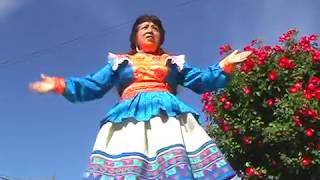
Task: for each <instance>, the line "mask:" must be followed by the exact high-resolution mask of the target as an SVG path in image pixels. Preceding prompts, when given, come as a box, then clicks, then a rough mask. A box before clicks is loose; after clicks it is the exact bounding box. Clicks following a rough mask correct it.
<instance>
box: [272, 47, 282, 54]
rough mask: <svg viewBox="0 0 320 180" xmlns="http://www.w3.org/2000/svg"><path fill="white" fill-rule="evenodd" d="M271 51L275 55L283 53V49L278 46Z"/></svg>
mask: <svg viewBox="0 0 320 180" xmlns="http://www.w3.org/2000/svg"><path fill="white" fill-rule="evenodd" d="M272 50H273V51H274V52H276V53H281V52H284V49H283V47H281V46H279V45H275V46H274V47H273V48H272Z"/></svg>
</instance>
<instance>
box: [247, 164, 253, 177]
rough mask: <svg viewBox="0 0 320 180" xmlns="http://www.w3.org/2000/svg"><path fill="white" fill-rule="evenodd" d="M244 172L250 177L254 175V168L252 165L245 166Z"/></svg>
mask: <svg viewBox="0 0 320 180" xmlns="http://www.w3.org/2000/svg"><path fill="white" fill-rule="evenodd" d="M246 174H247V175H248V176H250V177H252V176H254V175H255V169H254V168H253V167H251V166H250V167H247V168H246Z"/></svg>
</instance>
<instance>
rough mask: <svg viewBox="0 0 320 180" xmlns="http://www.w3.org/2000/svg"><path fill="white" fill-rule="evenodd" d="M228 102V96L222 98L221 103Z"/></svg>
mask: <svg viewBox="0 0 320 180" xmlns="http://www.w3.org/2000/svg"><path fill="white" fill-rule="evenodd" d="M226 101H227V96H226V95H223V96H221V98H220V102H222V103H224V102H226Z"/></svg>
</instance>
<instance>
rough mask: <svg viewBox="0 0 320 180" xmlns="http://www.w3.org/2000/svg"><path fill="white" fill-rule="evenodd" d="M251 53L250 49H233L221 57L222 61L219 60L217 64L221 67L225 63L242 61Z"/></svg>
mask: <svg viewBox="0 0 320 180" xmlns="http://www.w3.org/2000/svg"><path fill="white" fill-rule="evenodd" d="M251 53H252V52H251V51H244V52H240V53H239V51H238V50H235V51H233V52H232V53H231V54H229V55H228V56H226V57H225V58H223V59H222V61H220V63H219V65H220V66H221V67H225V66H227V65H231V64H236V63H240V62H243V61H245V60H246V59H247V57H248V56H249V55H250V54H251Z"/></svg>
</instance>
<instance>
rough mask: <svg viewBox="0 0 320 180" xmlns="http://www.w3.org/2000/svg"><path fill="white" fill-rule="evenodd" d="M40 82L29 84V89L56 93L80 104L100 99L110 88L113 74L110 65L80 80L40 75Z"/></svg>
mask: <svg viewBox="0 0 320 180" xmlns="http://www.w3.org/2000/svg"><path fill="white" fill-rule="evenodd" d="M41 78H42V79H41V81H37V82H34V83H31V85H30V88H31V89H32V90H34V91H36V92H39V93H48V92H56V93H59V94H62V95H63V96H64V97H66V98H67V99H68V100H69V101H71V102H82V101H89V100H93V99H97V98H100V97H102V96H103V95H104V94H105V93H106V92H107V91H108V90H109V89H111V88H112V86H113V84H114V81H115V73H114V71H113V70H112V63H110V62H109V63H108V64H107V65H106V66H105V67H103V68H102V69H100V70H99V71H97V72H96V73H93V74H90V75H87V76H85V77H82V78H66V79H64V78H59V77H49V76H45V75H41Z"/></svg>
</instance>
